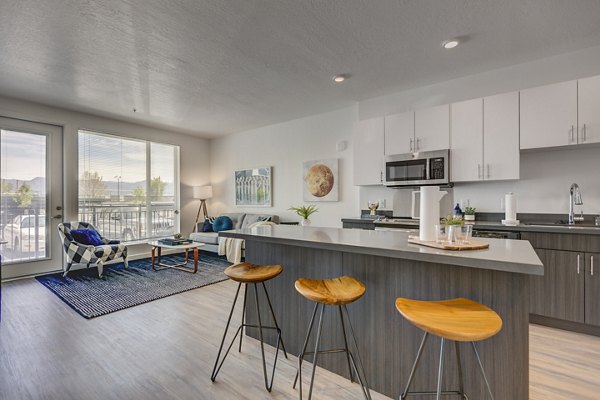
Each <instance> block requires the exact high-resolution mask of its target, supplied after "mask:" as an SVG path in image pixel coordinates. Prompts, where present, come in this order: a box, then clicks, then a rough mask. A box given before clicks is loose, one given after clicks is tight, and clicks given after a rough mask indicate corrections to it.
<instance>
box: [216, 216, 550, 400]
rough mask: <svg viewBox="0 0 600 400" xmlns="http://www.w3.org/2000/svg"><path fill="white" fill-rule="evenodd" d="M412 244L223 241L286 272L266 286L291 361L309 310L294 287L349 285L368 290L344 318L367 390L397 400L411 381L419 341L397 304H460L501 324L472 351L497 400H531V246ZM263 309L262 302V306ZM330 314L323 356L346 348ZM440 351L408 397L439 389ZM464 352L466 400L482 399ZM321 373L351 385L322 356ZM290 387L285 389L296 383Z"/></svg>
mask: <svg viewBox="0 0 600 400" xmlns="http://www.w3.org/2000/svg"><path fill="white" fill-rule="evenodd" d="M409 234H411V232H401V231H398V232H380V231H366V230H351V229H337V228H317V227H300V226H260V227H256V228H252V229H243V230H234V231H226V232H221V233H220V235H221V236H224V237H234V238H240V239H244V240H245V241H246V245H245V248H246V261H248V262H251V263H255V264H281V265H282V266H283V267H284V270H283V273H282V274H281V275H280V276H279V277H277V278H276V279H273V280H271V281H269V282H267V283H266V284H267V286H268V289H269V293H270V296H271V300H272V302H273V305H274V308H275V313H276V315H277V319H278V322H279V325H280V327H281V329H282V335H283V339H284V341H285V345H286V349H287V350H288V352H290V353H292V354H294V355H298V354H299V352H300V350H301V346H302V343H303V340H304V336H305V334H306V329H307V327H308V323H309V320H310V316H311V312H312V308H313V307H314V304H313V303H311V302H309V301H308V300H306V299H305V298H303V297H302V296H300V295H299V294H297V293H296V291H295V290H294V282H295V280H296V279H297V278H299V277H306V278H314V279H321V278H332V277H337V276H341V275H351V276H354V277H355V278H357V279H360V280H361V281H363V282H364V283H365V285H366V287H367V292H366V294H365V295H364V297H363V298H361V299H359V300H358V301H356V302H355V303H353V304H350V305H349V306H348V311H349V313H350V318H351V320H352V324H353V326H354V329H355V331H356V335H357V339H358V341H359V343H358V345H359V349H360V354H361V357H362V359H363V362H364V364H365V370H366V372H367V378H368V381H369V386H370V387H371V388H372V389H373V390H375V391H377V392H380V393H383V394H385V395H387V396H390V397H392V398H397V397H398V395H399V393H400V390H401V389H400V388H401V386H402V385H404V384H405V383H406V380H407V379H408V374H409V372H410V368H411V366H412V363H413V361H414V358H415V356H416V353H417V350H418V346H419V343H420V340H421V338H422V331H420V330H419V329H417V328H415V327H414V326H413V325H411V324H410V323H408V322H407V321H406V320H404V319H403V318H402V317H401V316H400V315H399V313H398V312H397V311H396V309H395V305H394V301H395V299H396V298H397V297H407V298H412V299H419V300H440V299H448V298H454V297H465V298H469V299H472V300H475V301H479V302H481V303H483V304H485V305H487V306H489V307H491V308H492V309H494V310H495V311H496V312H498V314H499V315H500V316H501V317H502V319H503V328H502V331H501V332H500V333H499V334H498V335H496V336H495V337H493V338H491V339H489V340H487V341H484V342H481V343H479V344H478V347H479V349H480V354H481V357H482V361H483V364H484V368H485V370H486V373H487V375H488V378H489V379H490V381H491V386H492V390H493V392H494V395H495V398H497V399H511V400H527V399H528V392H529V348H528V347H529V346H528V343H529V340H528V331H529V325H528V323H529V296H528V289H529V276H530V275H543V273H544V267H543V265H542V263H541V261H540V260H539V258H538V257H537V255H536V253H535V251H534V250H533V248H532V247H531V245H530V244H529V242H527V241H519V240H498V239H485V241H487V242H488V243H489V244H490V247H489V249H486V250H477V251H468V252H465V251H463V252H452V251H445V250H438V249H433V248H427V247H422V246H418V245H413V244H409V243H408V242H407V239H408V236H409ZM248 296H249V297H248V300H247V301H246V320H247V321H248V323H255V322H256V309H255V307H254V306H253V304H254V297H253V291H248ZM259 297H260V296H259ZM259 300H260V301H261V302H263V301H264V302H266V300H265V299H263V298H262V297H261V298H260V299H259ZM265 305H266V304H265ZM334 311H335V310H333V309H329V310H326V312H325V317H326V320H325V325H324V334H323V337H322V340H321V342H322V345H321V348H323V349H326V348H334V347H341V346H342V343H341V342H342V335H341V326H340V324H339V316H338V314H337V313H334ZM261 317H262V318H263V321H264V319H267V318H268V317H267V315H266V313H261ZM269 322H270V321H269ZM263 323H264V322H263ZM246 334H248V335H250V336H252V337H258V332H257V331H256V329H247V332H246ZM266 337H267V340H268V341H269V342H270V343H271V344H274V343H275V336H271V335H266ZM313 338H314V336H313ZM433 343H435V344H433ZM311 344H312V343H311ZM438 344H439V342H437V343H436V342H435V341H434V340H432V341H431V342H430V343H429V345H428V346H427V347H426V350H425V352H424V353H423V357H422V359H421V364H420V366H419V370H418V371H417V373H416V376H415V380H414V381H413V388H414V390H431V389H432V388H433V387H435V383H436V382H435V380H436V378H435V376H436V372H437V362H438V357H439V345H438ZM463 346H465V345H463ZM453 350H454V349H453V347H452V348H449V351H447V352H445V354H446V357H445V361H444V362H445V368H444V370H445V374H444V375H445V377H444V384H443V386H444V388H445V389H452V388H456V387H458V373H457V372H456V360H455V357H456V355H455V353H454V351H453ZM466 350H468V349H467V348H466V347H465V348H464V349H463V351H461V357H462V361H463V366H464V370H465V386H466V393H467V394H468V396H469V397H470V398H472V399H483V398H485V394H484V393H485V391H484V390H485V389H484V383H483V381H482V379H481V376H480V374H479V371H478V369H477V368H476V360H475V357H474V356H473V354H472V352H469V351H466ZM319 366H321V367H323V368H326V369H328V370H331V371H333V372H335V373H337V374H340V375H343V376H346V377H348V368H347V364H346V360H345V358H344V357H342V356H339V355H324V356H323V357H320V358H319ZM286 378H287V377H286ZM286 378H284V379H283V381H284V382H285V381H291V380H292V379H293V377H289V379H286ZM281 384H284V383H283V382H282V383H281ZM357 390H359V389H358V388H357ZM411 398H417V399H418V398H420V397H418V396H416V397H411ZM422 398H423V399H428V398H431V397H430V396H429V397H427V396H423V397H422Z"/></svg>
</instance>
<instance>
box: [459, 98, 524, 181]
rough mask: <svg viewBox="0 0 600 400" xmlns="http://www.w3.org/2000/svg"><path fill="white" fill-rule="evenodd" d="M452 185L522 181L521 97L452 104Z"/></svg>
mask: <svg viewBox="0 0 600 400" xmlns="http://www.w3.org/2000/svg"><path fill="white" fill-rule="evenodd" d="M450 110H451V118H450V119H451V131H450V138H451V140H450V163H451V169H450V174H451V180H452V181H453V182H470V181H481V180H502V179H519V160H520V154H519V94H518V93H517V92H512V93H504V94H500V95H497V96H490V97H485V98H483V99H474V100H467V101H462V102H459V103H453V104H452V105H451V108H450Z"/></svg>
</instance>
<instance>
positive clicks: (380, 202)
mask: <svg viewBox="0 0 600 400" xmlns="http://www.w3.org/2000/svg"><path fill="white" fill-rule="evenodd" d="M379 208H382V209H385V208H386V207H385V199H381V200H379Z"/></svg>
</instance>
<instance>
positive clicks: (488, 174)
mask: <svg viewBox="0 0 600 400" xmlns="http://www.w3.org/2000/svg"><path fill="white" fill-rule="evenodd" d="M487 177H488V178H489V177H490V164H487Z"/></svg>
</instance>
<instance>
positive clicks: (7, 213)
mask: <svg viewBox="0 0 600 400" xmlns="http://www.w3.org/2000/svg"><path fill="white" fill-rule="evenodd" d="M176 217H177V212H176V210H175V207H174V206H173V205H152V206H150V210H148V207H147V206H145V205H125V206H124V205H105V204H103V205H93V206H80V208H79V215H78V220H79V221H86V222H91V223H92V224H93V225H94V226H95V227H96V229H98V231H99V232H100V233H101V234H102V236H104V237H106V238H108V239H113V240H121V241H134V240H143V239H149V238H156V237H164V236H169V235H173V234H174V233H176V232H175V226H176ZM47 222H48V221H47V218H46V212H45V209H44V208H18V207H3V208H2V213H1V214H0V239H1V240H3V241H6V242H7V243H6V244H5V245H4V246H3V248H2V255H3V261H4V262H6V263H11V262H22V261H33V260H38V259H43V258H46V257H47V249H48V248H49V246H48V238H49V237H50V234H49V232H48V224H47Z"/></svg>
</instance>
